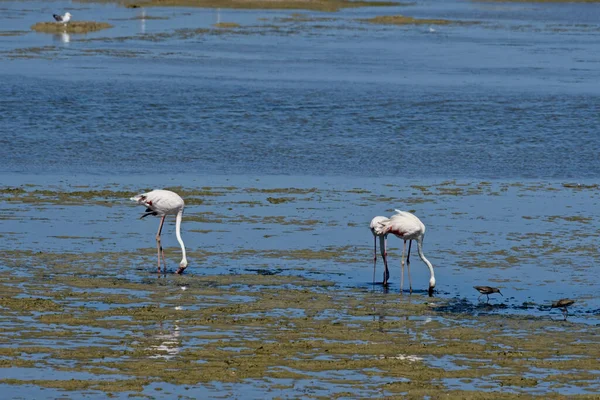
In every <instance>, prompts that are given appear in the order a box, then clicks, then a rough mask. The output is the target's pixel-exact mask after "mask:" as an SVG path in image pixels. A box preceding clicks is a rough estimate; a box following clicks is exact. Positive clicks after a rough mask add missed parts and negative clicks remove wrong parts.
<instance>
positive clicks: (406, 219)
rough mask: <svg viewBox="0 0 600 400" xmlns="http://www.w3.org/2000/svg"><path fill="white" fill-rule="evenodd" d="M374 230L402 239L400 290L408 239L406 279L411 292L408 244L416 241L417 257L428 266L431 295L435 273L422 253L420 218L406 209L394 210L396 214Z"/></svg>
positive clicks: (422, 234) (422, 231) (423, 231)
mask: <svg viewBox="0 0 600 400" xmlns="http://www.w3.org/2000/svg"><path fill="white" fill-rule="evenodd" d="M375 232H376V233H377V234H378V235H382V234H390V233H391V234H393V235H395V236H397V237H399V238H400V239H402V240H404V250H403V251H402V260H401V265H402V277H401V283H400V291H402V286H403V282H404V251H405V249H406V242H407V241H409V247H408V255H407V258H406V264H407V267H408V280H409V283H410V290H411V292H412V283H411V282H410V245H412V241H413V240H416V241H417V251H418V253H419V257H420V258H421V260H422V261H423V262H424V263H425V265H427V268H429V273H430V275H431V277H430V279H429V295H430V296H432V295H433V288H434V287H435V275H434V272H433V265H431V263H430V262H429V260H427V258H425V255H424V254H423V238H424V236H425V225H424V224H423V222H421V220H420V219H419V218H418V217H417V216H416V215H414V214H411V213H409V212H407V211H400V210H396V214H394V215H392V216H391V217H390V218H389V219H388V221H387V222H385V221H384V222H382V223H380V224H379V226H378V227H376V228H375Z"/></svg>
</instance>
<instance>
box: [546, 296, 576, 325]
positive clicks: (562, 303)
mask: <svg viewBox="0 0 600 400" xmlns="http://www.w3.org/2000/svg"><path fill="white" fill-rule="evenodd" d="M573 303H575V300H571V299H560V300H558V301H553V302H552V305H551V306H550V309H552V308H560V310H561V311H562V313H563V317H565V321H566V320H567V316H568V315H569V310H568V309H567V307H569V306H571V305H573Z"/></svg>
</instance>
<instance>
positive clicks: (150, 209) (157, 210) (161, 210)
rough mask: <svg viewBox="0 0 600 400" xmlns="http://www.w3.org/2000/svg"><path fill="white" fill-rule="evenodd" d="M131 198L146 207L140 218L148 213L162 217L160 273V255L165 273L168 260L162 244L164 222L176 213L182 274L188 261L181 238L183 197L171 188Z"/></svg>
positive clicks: (179, 272)
mask: <svg viewBox="0 0 600 400" xmlns="http://www.w3.org/2000/svg"><path fill="white" fill-rule="evenodd" d="M131 200H133V201H135V202H136V203H138V204H141V205H143V206H144V207H146V212H145V213H144V214H143V215H142V216H141V217H140V219H142V218H144V217H147V216H148V215H156V216H159V217H161V218H160V225H159V226H158V233H157V234H156V248H157V250H158V272H159V273H160V257H161V256H162V259H163V263H164V264H165V268H164V270H165V273H166V272H167V265H166V264H167V262H166V260H165V252H164V251H163V248H162V246H161V244H160V233H161V231H162V227H163V224H164V223H165V217H166V216H167V215H175V216H176V218H175V235H176V236H177V241H178V242H179V244H180V245H181V254H182V258H181V262H180V263H179V269H177V273H178V274H181V273H182V272H183V270H184V269H185V268H186V267H187V265H188V262H187V259H186V258H185V245H184V244H183V240H181V218H182V216H183V207H184V205H185V204H184V202H183V199H182V198H181V197H180V196H179V195H178V194H177V193H174V192H171V191H170V190H153V191H151V192H148V193H142V194H138V195H137V196H135V197H132V198H131Z"/></svg>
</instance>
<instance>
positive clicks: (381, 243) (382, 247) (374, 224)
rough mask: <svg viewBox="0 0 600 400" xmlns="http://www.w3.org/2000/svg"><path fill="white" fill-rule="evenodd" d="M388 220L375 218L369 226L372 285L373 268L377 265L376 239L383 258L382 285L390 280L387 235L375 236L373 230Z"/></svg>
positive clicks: (375, 233)
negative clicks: (370, 234) (371, 254)
mask: <svg viewBox="0 0 600 400" xmlns="http://www.w3.org/2000/svg"><path fill="white" fill-rule="evenodd" d="M387 220H388V218H386V217H381V216H379V217H375V218H373V219H372V220H371V224H370V225H369V227H370V228H371V233H372V234H373V283H375V266H376V265H377V238H379V250H380V251H381V258H383V265H384V266H385V271H383V285H384V286H386V285H387V284H388V279H389V278H390V271H389V270H388V265H387V247H386V246H387V244H386V242H387V234H381V235H379V234H377V232H375V228H376V227H377V226H379V224H380V223H383V222H386V221H387Z"/></svg>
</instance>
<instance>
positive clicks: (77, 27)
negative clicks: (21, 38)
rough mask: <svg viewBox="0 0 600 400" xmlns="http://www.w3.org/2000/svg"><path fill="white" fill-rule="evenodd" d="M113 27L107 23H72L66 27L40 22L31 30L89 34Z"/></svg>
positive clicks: (61, 24)
mask: <svg viewBox="0 0 600 400" xmlns="http://www.w3.org/2000/svg"><path fill="white" fill-rule="evenodd" d="M112 27H113V26H112V25H111V24H109V23H106V22H94V21H72V22H69V23H68V24H66V25H65V24H63V23H60V22H38V23H37V24H35V25H32V26H31V29H32V30H34V31H36V32H45V33H88V32H94V31H100V30H102V29H108V28H112Z"/></svg>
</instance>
